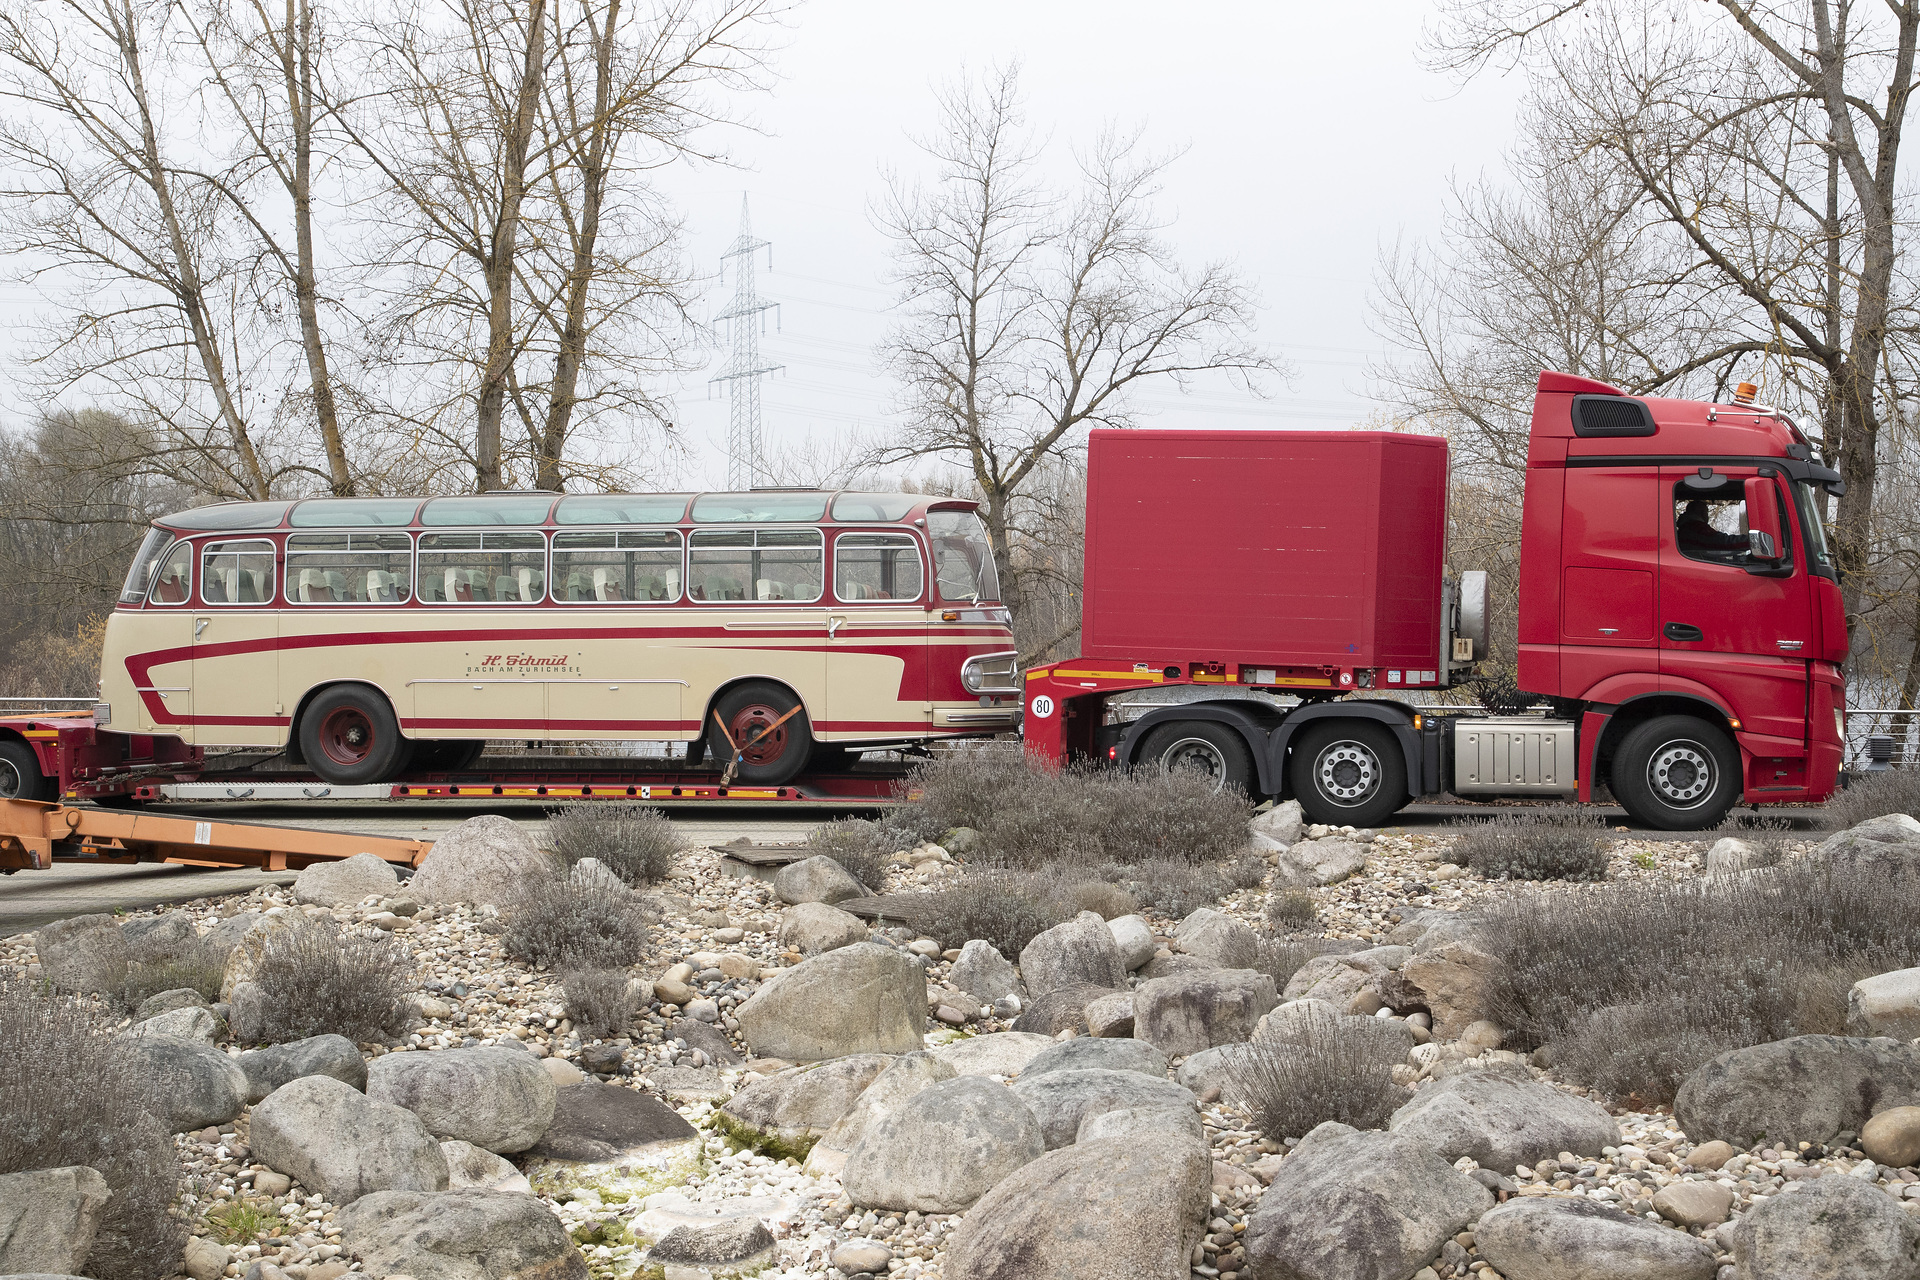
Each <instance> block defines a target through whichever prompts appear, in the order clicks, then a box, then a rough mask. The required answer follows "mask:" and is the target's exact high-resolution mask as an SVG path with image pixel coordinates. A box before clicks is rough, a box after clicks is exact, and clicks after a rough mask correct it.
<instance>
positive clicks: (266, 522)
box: [166, 502, 293, 532]
mask: <svg viewBox="0 0 1920 1280" xmlns="http://www.w3.org/2000/svg"><path fill="white" fill-rule="evenodd" d="M292 505H293V504H292V503H291V502H222V503H220V504H218V505H217V506H211V507H195V508H194V509H193V510H191V511H182V512H180V513H179V514H178V515H171V516H167V517H166V522H167V523H168V524H169V525H171V526H173V527H174V528H176V529H192V530H194V531H195V532H202V531H212V530H219V531H223V532H224V531H225V530H228V529H275V528H278V527H279V525H280V522H281V521H282V520H284V519H286V516H287V508H288V507H290V506H292Z"/></svg>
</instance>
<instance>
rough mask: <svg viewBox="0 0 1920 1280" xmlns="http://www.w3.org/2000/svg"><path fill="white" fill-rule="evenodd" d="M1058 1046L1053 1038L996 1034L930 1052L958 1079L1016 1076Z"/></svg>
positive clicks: (1002, 1032)
mask: <svg viewBox="0 0 1920 1280" xmlns="http://www.w3.org/2000/svg"><path fill="white" fill-rule="evenodd" d="M1055 1043H1057V1042H1056V1041H1055V1040H1054V1038H1053V1037H1052V1036H1042V1035H1034V1034H1033V1033H1031V1032H1026V1031H996V1032H993V1033H992V1034H989V1035H984V1036H968V1037H967V1038H966V1039H964V1040H955V1041H954V1042H953V1043H951V1044H943V1045H941V1046H940V1047H939V1048H937V1049H933V1050H929V1052H931V1053H932V1054H933V1056H934V1057H936V1058H938V1059H939V1060H940V1061H942V1062H944V1063H946V1064H947V1065H948V1066H950V1067H952V1068H953V1074H955V1075H956V1076H1015V1075H1019V1074H1020V1073H1021V1072H1022V1071H1025V1070H1026V1069H1027V1064H1028V1063H1029V1062H1032V1061H1033V1060H1034V1059H1035V1058H1037V1057H1039V1056H1040V1055H1041V1054H1042V1053H1045V1052H1046V1051H1047V1050H1048V1049H1051V1048H1052V1047H1053V1046H1054V1044H1055Z"/></svg>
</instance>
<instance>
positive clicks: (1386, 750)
mask: <svg viewBox="0 0 1920 1280" xmlns="http://www.w3.org/2000/svg"><path fill="white" fill-rule="evenodd" d="M1292 777H1293V794H1294V798H1295V799H1297V800H1299V801H1300V808H1301V809H1302V810H1303V811H1304V812H1305V813H1306V815H1307V817H1308V818H1309V819H1311V820H1312V821H1314V822H1323V823H1325V824H1326V825H1328V826H1330V827H1377V826H1380V825H1381V824H1382V823H1384V822H1386V820H1387V819H1388V818H1391V817H1392V816H1393V815H1394V814H1396V813H1398V812H1399V811H1400V809H1401V807H1402V806H1404V805H1405V804H1406V803H1407V798H1408V797H1407V762H1406V758H1405V757H1404V756H1402V755H1401V754H1400V743H1399V742H1398V741H1397V740H1396V739H1395V738H1394V736H1393V731H1392V730H1391V729H1389V728H1387V727H1386V726H1385V725H1383V724H1378V723H1376V722H1374V721H1371V720H1345V721H1341V720H1332V721H1322V722H1321V723H1319V724H1316V725H1312V726H1310V727H1309V728H1307V729H1306V730H1305V731H1304V732H1302V733H1301V735H1300V738H1299V741H1297V742H1296V743H1295V744H1294V747H1293V766H1292Z"/></svg>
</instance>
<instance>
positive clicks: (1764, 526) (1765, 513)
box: [1744, 476, 1786, 564]
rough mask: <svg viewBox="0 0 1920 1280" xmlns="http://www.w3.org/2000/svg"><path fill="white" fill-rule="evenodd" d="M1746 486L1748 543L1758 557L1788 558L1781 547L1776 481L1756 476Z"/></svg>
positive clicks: (1769, 559) (1770, 559) (1777, 559)
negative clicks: (1774, 482)
mask: <svg viewBox="0 0 1920 1280" xmlns="http://www.w3.org/2000/svg"><path fill="white" fill-rule="evenodd" d="M1744 488H1745V489H1746V496H1747V545H1748V547H1749V549H1750V550H1751V551H1752V554H1753V558H1754V559H1755V560H1765V561H1768V562H1770V563H1776V564H1777V563H1778V562H1780V561H1781V560H1784V559H1785V558H1786V556H1785V554H1784V552H1783V551H1782V550H1781V548H1782V547H1783V546H1784V545H1785V544H1784V543H1783V542H1782V540H1781V537H1780V505H1779V499H1778V497H1777V496H1776V494H1777V492H1778V491H1777V490H1776V489H1775V488H1774V484H1773V481H1772V480H1771V479H1769V478H1768V477H1766V476H1753V477H1751V478H1750V479H1748V480H1747V482H1746V484H1745V486H1744Z"/></svg>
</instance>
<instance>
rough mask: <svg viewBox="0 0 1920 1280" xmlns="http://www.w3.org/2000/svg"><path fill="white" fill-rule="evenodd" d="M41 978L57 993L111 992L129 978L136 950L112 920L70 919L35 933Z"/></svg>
mask: <svg viewBox="0 0 1920 1280" xmlns="http://www.w3.org/2000/svg"><path fill="white" fill-rule="evenodd" d="M33 951H34V954H35V955H36V956H37V957H39V960H40V976H41V977H42V978H44V979H45V980H46V981H47V982H48V983H49V984H50V985H51V986H52V987H53V989H54V990H56V991H109V990H112V989H113V988H114V987H116V986H118V985H119V984H120V982H121V980H122V979H124V978H125V977H126V976H127V965H128V964H129V963H130V962H131V961H132V959H133V949H132V948H131V947H129V946H128V945H127V939H126V937H125V936H124V935H123V934H122V933H121V932H120V926H119V925H117V924H115V923H114V922H113V917H112V916H110V915H105V914H96V915H85V916H68V917H67V918H66V919H65V920H56V921H54V922H53V923H52V924H45V925H41V926H40V928H39V929H37V930H35V931H34V935H33Z"/></svg>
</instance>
